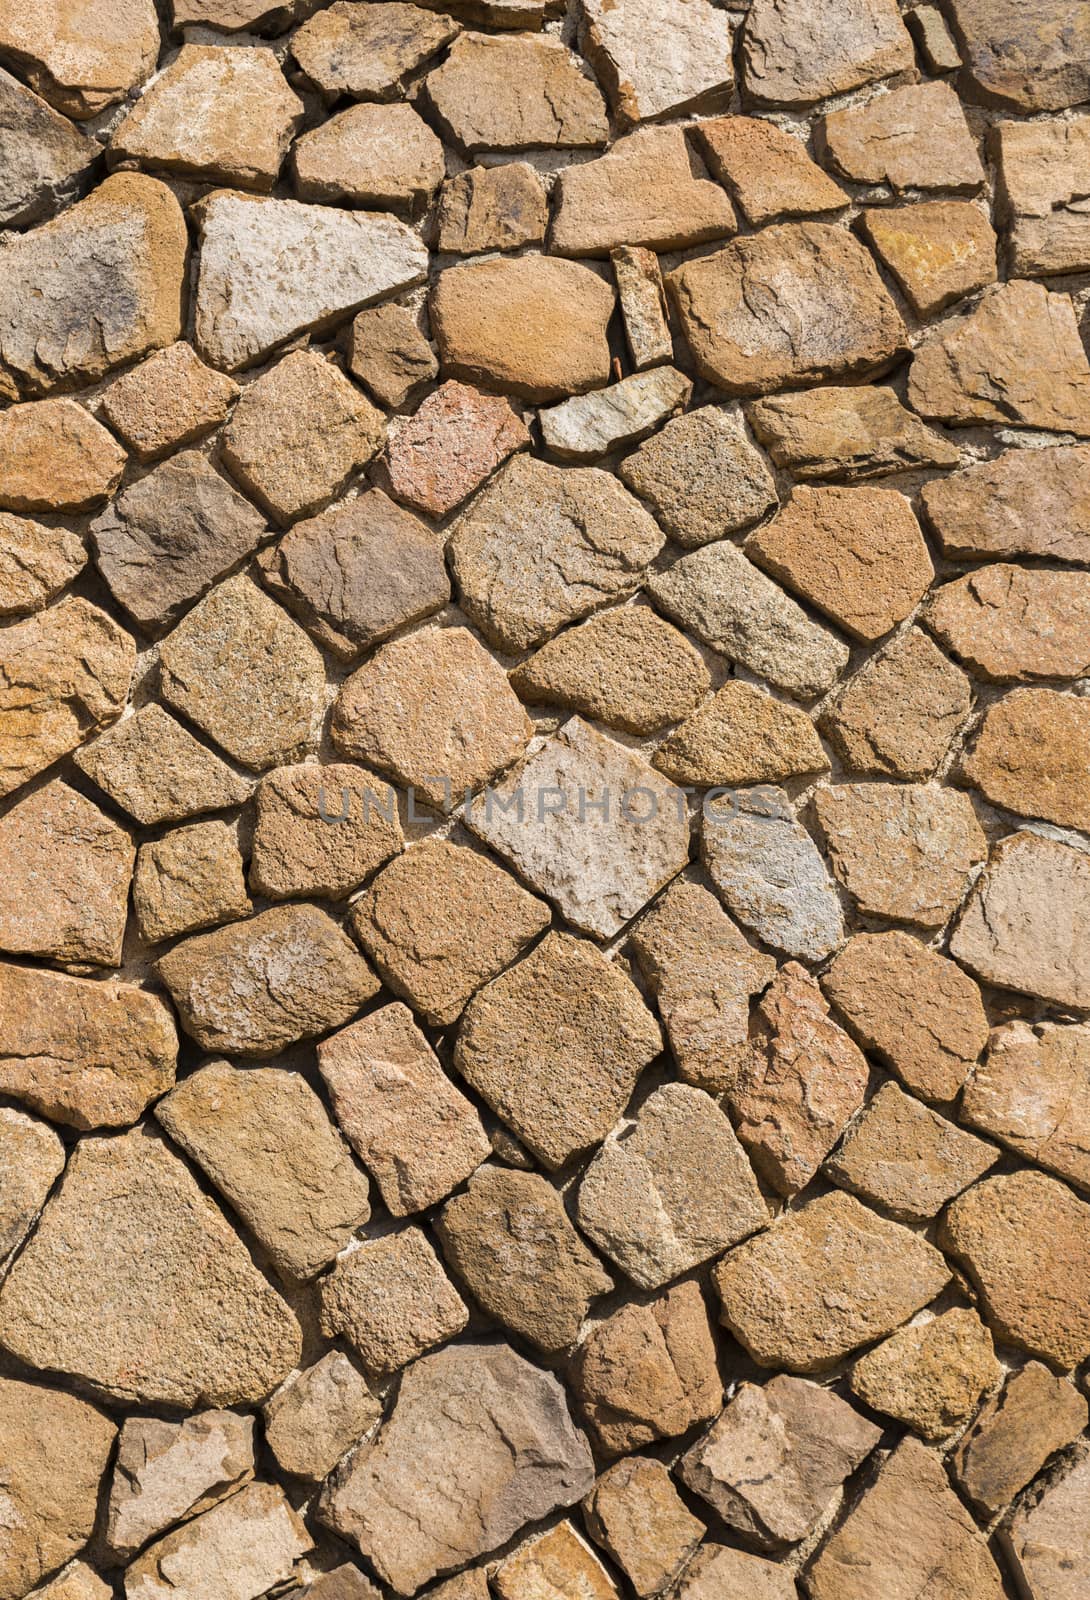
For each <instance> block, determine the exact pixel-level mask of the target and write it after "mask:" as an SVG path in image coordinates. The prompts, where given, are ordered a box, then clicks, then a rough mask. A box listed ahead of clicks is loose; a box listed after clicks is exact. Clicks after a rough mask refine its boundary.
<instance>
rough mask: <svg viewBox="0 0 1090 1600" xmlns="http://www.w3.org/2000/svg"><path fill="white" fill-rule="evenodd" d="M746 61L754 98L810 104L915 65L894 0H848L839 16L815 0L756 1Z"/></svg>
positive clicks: (744, 36) (764, 101)
mask: <svg viewBox="0 0 1090 1600" xmlns="http://www.w3.org/2000/svg"><path fill="white" fill-rule="evenodd" d="M742 62H743V81H744V84H745V88H746V93H747V94H748V95H749V96H750V97H751V98H752V99H754V100H756V101H757V102H758V103H759V104H762V105H787V106H807V105H812V104H813V103H814V101H815V100H825V99H827V98H828V96H829V95H834V94H843V93H844V91H845V90H846V89H857V88H859V87H860V85H861V84H865V83H873V82H874V81H875V80H876V79H878V78H888V77H890V76H891V75H892V74H893V73H896V72H904V71H906V70H907V69H908V68H910V67H912V66H913V65H914V64H915V63H914V56H913V49H912V40H911V39H910V38H909V36H908V32H907V30H906V29H905V25H904V23H903V21H902V20H901V14H900V11H899V10H898V8H897V5H896V0H848V3H847V4H844V5H842V6H841V7H839V8H838V10H837V12H836V15H835V16H829V15H828V13H827V12H825V11H822V9H821V8H820V6H819V5H817V4H815V3H814V0H753V4H752V5H751V6H750V8H749V11H748V13H747V16H746V22H745V27H744V29H743V31H742Z"/></svg>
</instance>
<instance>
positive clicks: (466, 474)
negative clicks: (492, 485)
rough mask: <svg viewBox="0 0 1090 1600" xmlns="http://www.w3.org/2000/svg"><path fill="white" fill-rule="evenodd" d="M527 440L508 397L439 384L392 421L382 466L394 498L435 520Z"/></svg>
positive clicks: (465, 386)
mask: <svg viewBox="0 0 1090 1600" xmlns="http://www.w3.org/2000/svg"><path fill="white" fill-rule="evenodd" d="M529 443H530V435H529V432H528V431H527V428H526V425H525V423H524V422H523V421H522V418H521V417H520V416H519V415H518V413H517V412H516V411H515V409H514V407H513V406H512V405H511V403H510V402H509V401H508V400H504V399H501V397H500V396H499V395H490V394H482V393H481V392H480V390H478V389H471V388H470V387H469V386H468V385H467V384H464V383H453V382H452V383H444V384H443V385H442V387H441V388H439V389H437V390H436V391H435V393H434V394H430V395H429V396H428V398H427V399H426V400H425V401H424V403H423V405H421V406H420V407H419V408H418V409H417V411H416V412H415V414H414V415H413V416H412V417H410V418H408V419H407V420H406V421H405V422H403V423H399V424H395V426H394V428H393V429H392V430H391V433H390V438H389V441H388V443H387V446H386V454H385V456H384V458H383V463H382V468H383V473H384V475H385V478H386V480H387V481H388V483H389V488H390V493H391V494H392V495H393V496H394V498H395V499H397V500H400V501H402V502H403V503H404V504H405V505H408V506H412V508H413V509H414V510H415V511H421V512H423V514H424V515H425V516H427V517H434V518H435V519H436V520H439V519H441V518H442V517H445V516H447V515H448V514H449V513H450V512H451V511H453V510H454V508H455V506H459V505H461V503H462V501H463V500H465V499H467V498H468V496H469V495H471V494H472V493H473V492H474V491H475V490H476V489H479V488H480V486H481V484H482V483H483V482H484V481H485V479H486V478H487V477H489V476H490V475H491V474H492V473H493V472H494V471H495V470H496V468H497V467H498V466H500V465H501V464H502V463H503V462H504V461H506V460H507V457H508V456H509V455H512V454H513V453H514V452H515V451H516V450H521V449H523V448H524V447H525V446H527V445H528V444H529Z"/></svg>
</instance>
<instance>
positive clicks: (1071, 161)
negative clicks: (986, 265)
mask: <svg viewBox="0 0 1090 1600" xmlns="http://www.w3.org/2000/svg"><path fill="white" fill-rule="evenodd" d="M1088 135H1090V119H1088V118H1086V117H1081V118H1079V119H1078V120H1077V121H1074V122H1067V121H1065V120H1063V119H1062V118H1059V117H1057V118H1055V119H1050V120H1048V121H1040V122H1026V123H1018V122H1001V123H999V124H997V126H996V129H995V133H994V134H993V136H992V138H993V149H994V153H995V155H996V159H997V164H998V169H999V170H998V183H997V189H998V196H999V214H1000V217H1001V219H1002V220H1003V221H1004V222H1005V223H1006V226H1007V238H1008V241H1009V244H1010V251H1011V270H1012V272H1015V273H1017V275H1018V276H1019V277H1033V276H1037V275H1044V274H1050V273H1057V272H1083V271H1085V270H1086V269H1087V266H1088V265H1090V221H1088V219H1087V214H1086V201H1085V198H1084V190H1085V178H1084V174H1085V172H1086V164H1087V161H1088V160H1090V141H1088Z"/></svg>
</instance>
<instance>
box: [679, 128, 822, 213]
mask: <svg viewBox="0 0 1090 1600" xmlns="http://www.w3.org/2000/svg"><path fill="white" fill-rule="evenodd" d="M693 134H694V137H695V139H696V142H697V145H698V146H699V149H700V151H701V154H702V155H703V156H704V159H705V161H706V162H707V163H708V169H709V171H711V172H712V173H713V174H714V175H715V177H717V178H718V179H719V182H720V183H721V184H723V185H724V186H725V187H726V188H727V189H728V190H729V191H730V194H731V196H732V197H733V199H734V200H735V202H736V203H737V205H738V207H739V209H740V210H741V211H742V213H743V215H744V216H745V219H746V221H747V222H751V223H753V225H754V226H755V227H759V226H760V225H761V224H762V223H765V222H775V221H776V220H777V219H778V218H779V217H806V216H811V215H814V214H815V213H816V214H819V215H820V214H821V213H822V212H826V211H840V210H842V209H843V208H844V207H845V206H846V205H847V204H848V196H847V195H846V194H845V193H844V191H843V189H842V188H841V187H840V185H839V184H838V183H834V182H833V180H832V178H830V177H829V175H828V173H825V172H822V170H821V168H820V167H818V166H815V164H814V163H813V162H812V161H811V160H810V157H809V156H808V155H807V153H806V146H805V144H804V143H803V141H802V140H801V139H800V138H798V137H796V135H795V134H793V133H789V132H788V131H787V130H786V129H785V128H781V127H779V126H778V125H777V124H776V123H775V122H766V121H765V119H764V118H763V117H739V116H732V117H717V118H716V119H715V120H714V121H712V122H698V123H697V124H696V125H695V126H694V128H693Z"/></svg>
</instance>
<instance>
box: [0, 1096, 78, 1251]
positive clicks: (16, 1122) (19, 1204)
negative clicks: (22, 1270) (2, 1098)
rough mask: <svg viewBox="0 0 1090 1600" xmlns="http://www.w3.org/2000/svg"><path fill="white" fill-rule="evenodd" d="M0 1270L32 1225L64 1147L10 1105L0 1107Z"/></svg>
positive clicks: (41, 1125) (45, 1127) (58, 1170)
mask: <svg viewBox="0 0 1090 1600" xmlns="http://www.w3.org/2000/svg"><path fill="white" fill-rule="evenodd" d="M0 1154H2V1157H3V1162H4V1190H3V1194H2V1196H0V1269H2V1268H3V1267H5V1266H6V1265H7V1262H8V1259H9V1257H10V1256H11V1255H12V1254H13V1252H14V1251H16V1250H17V1249H18V1248H19V1246H20V1245H21V1244H22V1242H23V1240H24V1239H25V1238H26V1236H27V1234H28V1233H29V1232H30V1229H31V1228H32V1226H33V1225H34V1220H35V1218H36V1217H37V1215H38V1213H39V1212H40V1211H41V1209H42V1206H43V1205H44V1204H45V1202H46V1199H47V1197H48V1195H49V1191H50V1189H51V1188H52V1187H53V1184H54V1182H55V1181H56V1179H57V1178H58V1176H59V1175H60V1173H61V1172H63V1170H64V1161H65V1153H64V1146H63V1144H62V1143H61V1141H60V1139H59V1138H58V1136H57V1135H56V1134H55V1133H54V1131H53V1129H52V1128H50V1127H49V1126H48V1125H47V1124H46V1123H44V1122H39V1121H38V1119H37V1118H36V1117H28V1116H27V1114H26V1112H24V1111H18V1110H16V1108H15V1107H14V1106H0Z"/></svg>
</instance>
